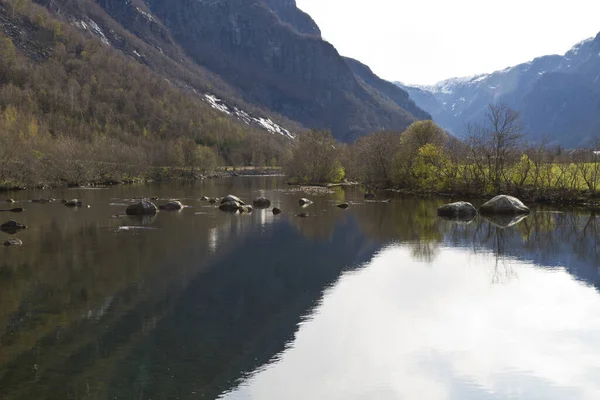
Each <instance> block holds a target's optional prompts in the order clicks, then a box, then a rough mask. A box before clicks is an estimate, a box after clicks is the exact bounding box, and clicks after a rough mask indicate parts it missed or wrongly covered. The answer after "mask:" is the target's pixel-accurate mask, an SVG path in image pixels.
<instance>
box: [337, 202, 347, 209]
mask: <svg viewBox="0 0 600 400" xmlns="http://www.w3.org/2000/svg"><path fill="white" fill-rule="evenodd" d="M336 207H337V208H341V209H344V210H345V209H347V208H348V207H350V204H348V203H342V204H338V205H337V206H336Z"/></svg>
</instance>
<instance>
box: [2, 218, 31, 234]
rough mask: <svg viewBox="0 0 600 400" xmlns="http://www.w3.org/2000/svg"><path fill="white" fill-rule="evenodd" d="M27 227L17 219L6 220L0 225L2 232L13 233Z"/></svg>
mask: <svg viewBox="0 0 600 400" xmlns="http://www.w3.org/2000/svg"><path fill="white" fill-rule="evenodd" d="M23 229H27V225H23V224H21V223H19V222H17V221H8V222H5V223H3V224H2V225H0V230H1V231H2V232H5V233H8V234H11V235H14V234H15V233H17V232H18V231H20V230H23Z"/></svg>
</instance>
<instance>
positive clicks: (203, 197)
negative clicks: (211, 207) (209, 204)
mask: <svg viewBox="0 0 600 400" xmlns="http://www.w3.org/2000/svg"><path fill="white" fill-rule="evenodd" d="M200 200H202V201H209V200H210V199H209V198H208V197H206V196H202V197H201V198H200Z"/></svg>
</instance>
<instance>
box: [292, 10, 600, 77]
mask: <svg viewBox="0 0 600 400" xmlns="http://www.w3.org/2000/svg"><path fill="white" fill-rule="evenodd" d="M296 2H297V5H298V7H299V8H300V9H302V10H304V11H305V12H307V13H308V14H310V15H311V16H312V17H313V19H314V20H315V21H316V22H317V24H318V25H319V27H320V28H321V31H322V33H323V38H324V39H325V40H327V41H328V42H330V43H331V44H333V45H334V46H335V47H336V48H337V49H338V51H339V52H340V53H341V54H342V55H344V56H348V57H352V58H356V59H358V60H359V61H361V62H363V63H365V64H367V65H369V66H370V67H371V68H372V69H373V71H374V72H375V73H377V74H378V75H379V76H381V77H382V78H384V79H387V80H390V81H402V82H404V83H407V84H424V85H428V84H434V83H436V82H438V81H440V80H443V79H447V78H451V77H459V76H469V75H475V74H480V73H487V72H493V71H496V70H499V69H504V68H506V67H509V66H513V65H516V64H519V63H522V62H526V61H530V60H532V59H533V58H535V57H539V56H542V55H548V54H564V53H565V52H566V51H567V50H569V49H570V48H571V47H572V46H573V45H575V44H576V43H578V42H580V41H582V40H584V39H586V38H589V37H592V36H596V34H597V33H598V32H600V19H598V15H600V1H598V0H568V1H567V0H546V1H542V0H498V1H489V0H410V1H408V0H296Z"/></svg>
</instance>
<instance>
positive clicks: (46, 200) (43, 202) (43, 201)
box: [31, 199, 53, 204]
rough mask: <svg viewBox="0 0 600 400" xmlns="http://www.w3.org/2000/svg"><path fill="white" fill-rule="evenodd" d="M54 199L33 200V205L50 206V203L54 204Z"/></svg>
mask: <svg viewBox="0 0 600 400" xmlns="http://www.w3.org/2000/svg"><path fill="white" fill-rule="evenodd" d="M52 201H53V199H33V200H31V202H32V203H39V204H48V203H52Z"/></svg>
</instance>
